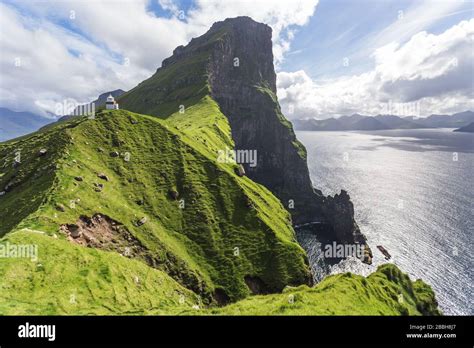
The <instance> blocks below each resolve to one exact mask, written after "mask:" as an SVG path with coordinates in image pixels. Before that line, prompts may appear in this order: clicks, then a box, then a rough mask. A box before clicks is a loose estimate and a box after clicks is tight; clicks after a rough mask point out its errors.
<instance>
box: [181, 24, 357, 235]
mask: <svg viewBox="0 0 474 348" xmlns="http://www.w3.org/2000/svg"><path fill="white" fill-rule="evenodd" d="M223 30H224V31H225V35H223V36H221V40H219V41H217V42H216V43H215V44H214V47H213V48H214V49H213V51H212V55H211V57H210V60H209V66H208V76H209V85H210V89H211V95H212V97H213V98H214V99H215V100H216V101H217V102H218V104H219V106H220V108H221V110H222V112H223V113H224V114H225V115H226V116H227V117H228V119H229V122H230V125H231V129H232V137H233V139H234V141H235V145H236V149H237V150H239V149H242V150H256V151H257V158H258V161H257V165H256V166H255V167H252V166H250V165H249V164H245V163H244V166H245V170H246V172H247V173H248V175H249V177H250V178H252V179H253V180H255V181H257V182H259V183H261V184H263V185H265V186H266V187H268V188H269V189H270V190H271V191H272V192H273V193H274V194H275V195H277V196H278V197H279V198H280V199H281V201H282V202H283V204H284V206H286V207H287V208H288V209H289V210H290V211H291V212H292V216H293V223H294V224H303V223H308V222H312V221H322V222H325V232H326V233H325V237H328V239H335V240H338V241H340V242H354V241H356V242H365V238H364V236H363V235H362V234H361V233H360V231H359V228H358V226H357V224H356V223H355V221H354V209H353V205H352V203H351V201H350V198H349V196H348V195H347V193H346V192H345V191H342V192H341V194H340V195H336V196H335V197H324V196H323V195H322V194H321V192H320V191H318V190H315V189H313V186H312V183H311V179H310V176H309V172H308V167H307V163H306V149H305V148H304V146H303V145H302V144H301V143H300V142H299V141H298V140H297V139H296V137H295V133H294V131H293V127H292V125H291V123H289V122H288V121H287V120H286V119H285V117H284V116H283V114H282V113H281V110H280V105H279V104H278V100H277V97H276V74H275V70H274V67H273V54H272V41H271V37H272V30H271V28H270V27H269V26H267V25H264V24H261V23H257V22H255V21H253V20H252V19H250V18H248V17H238V18H233V19H227V20H225V21H223V22H218V23H215V24H214V25H213V26H212V28H211V29H210V30H209V32H208V33H206V34H205V35H204V36H203V37H206V36H208V37H209V36H212V35H215V33H217V32H220V31H223ZM203 37H201V38H203ZM183 50H185V49H183Z"/></svg>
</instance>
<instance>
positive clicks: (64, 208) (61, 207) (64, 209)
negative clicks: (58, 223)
mask: <svg viewBox="0 0 474 348" xmlns="http://www.w3.org/2000/svg"><path fill="white" fill-rule="evenodd" d="M56 210H59V211H62V212H65V211H66V207H65V206H64V205H63V204H61V203H58V204H56Z"/></svg>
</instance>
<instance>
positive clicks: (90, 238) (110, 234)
mask: <svg viewBox="0 0 474 348" xmlns="http://www.w3.org/2000/svg"><path fill="white" fill-rule="evenodd" d="M60 230H61V231H63V232H64V233H66V235H67V238H68V240H69V241H71V242H72V243H76V244H79V245H82V246H85V247H90V248H99V249H103V250H107V251H115V252H118V253H120V254H122V255H123V256H126V257H137V256H139V257H140V256H141V257H143V256H145V254H146V253H147V250H146V249H145V247H143V246H142V244H141V243H140V242H139V241H138V240H137V239H136V238H135V237H134V236H133V235H132V234H131V233H130V232H129V231H128V230H127V228H126V227H125V226H123V225H122V224H120V223H119V222H117V221H115V220H113V219H111V218H109V217H108V216H105V215H102V214H95V215H94V216H92V217H91V218H88V217H86V216H81V217H80V218H79V220H77V222H76V223H75V224H65V225H61V227H60Z"/></svg>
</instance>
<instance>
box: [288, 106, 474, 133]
mask: <svg viewBox="0 0 474 348" xmlns="http://www.w3.org/2000/svg"><path fill="white" fill-rule="evenodd" d="M473 123H474V112H472V111H464V112H459V113H456V114H453V115H431V116H428V117H425V118H421V117H415V116H406V117H401V116H396V115H377V116H364V115H360V114H353V115H350V116H341V117H338V118H334V117H332V118H328V119H324V120H317V119H313V118H310V119H296V120H293V125H294V127H295V129H296V130H306V131H352V130H385V129H421V128H459V129H458V130H457V131H460V132H472V129H473ZM464 129H467V130H464Z"/></svg>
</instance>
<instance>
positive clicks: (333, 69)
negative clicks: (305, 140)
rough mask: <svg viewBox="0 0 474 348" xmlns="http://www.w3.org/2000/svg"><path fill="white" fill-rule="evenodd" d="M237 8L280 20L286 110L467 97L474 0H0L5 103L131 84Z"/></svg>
mask: <svg viewBox="0 0 474 348" xmlns="http://www.w3.org/2000/svg"><path fill="white" fill-rule="evenodd" d="M238 15H248V16H251V17H252V18H254V19H255V20H257V21H260V22H264V23H267V24H268V25H270V26H271V27H272V28H273V32H274V40H273V50H274V56H275V65H276V70H277V73H278V87H279V90H278V95H279V98H280V102H281V104H282V107H283V110H284V111H286V113H287V117H289V118H296V117H317V118H324V117H329V116H331V115H341V114H345V113H351V112H360V113H366V114H376V113H379V112H380V110H381V109H383V107H384V105H386V104H387V101H390V102H393V103H419V105H418V110H420V115H419V116H426V115H428V114H429V113H432V112H433V113H434V112H446V113H452V112H456V111H461V110H462V109H466V108H471V106H472V99H473V98H472V84H471V85H469V80H467V79H466V76H469V75H472V70H473V67H472V61H473V60H474V59H473V58H474V57H473V56H472V53H470V51H472V36H473V33H472V30H473V26H474V21H473V20H472V18H473V17H474V15H473V2H472V1H457V0H451V1H437V0H418V1H404V0H320V1H318V0H292V1H285V0H273V1H270V0H268V1H267V0H251V1H247V0H239V1H232V0H226V1H220V0H194V1H189V0H135V1H131V0H101V1H100V0H98V1H81V0H61V1H59V0H57V1H46V0H41V1H34V0H33V1H26V0H0V20H2V21H1V23H3V25H0V52H1V53H2V54H1V55H0V68H1V72H2V79H1V80H0V106H6V107H10V108H12V109H16V110H17V111H34V112H39V113H44V111H45V110H48V111H52V112H56V111H55V109H57V106H58V105H61V104H64V103H65V101H66V100H68V101H75V102H77V103H83V102H87V101H89V100H92V99H94V98H95V97H96V96H97V95H98V94H100V93H102V92H104V91H107V90H113V89H117V88H122V89H126V90H127V89H130V88H133V87H134V86H135V85H136V84H137V83H139V82H140V81H142V80H144V79H146V78H147V77H149V76H150V75H151V74H153V72H154V71H155V70H156V68H157V67H159V66H160V65H161V61H162V60H163V59H164V58H166V57H167V56H169V55H170V54H171V53H172V50H173V49H174V48H175V47H176V46H178V45H181V44H186V43H187V42H188V41H189V40H190V39H191V38H192V37H196V36H199V35H201V34H203V33H204V32H205V31H206V30H207V29H208V28H209V27H210V26H211V25H212V23H213V22H215V21H218V20H223V19H225V18H227V17H235V16H238ZM424 31H425V32H426V33H423V32H424ZM18 61H19V62H21V64H16V65H15V66H14V68H13V67H12V66H13V65H12V64H13V62H18ZM470 62H471V63H470ZM444 86H445V87H446V88H444ZM22 108H23V109H25V110H19V109H22Z"/></svg>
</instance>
